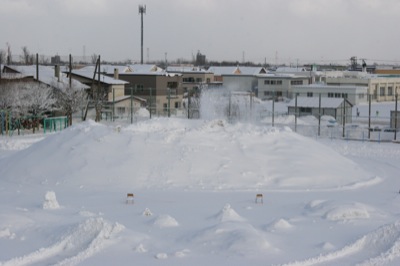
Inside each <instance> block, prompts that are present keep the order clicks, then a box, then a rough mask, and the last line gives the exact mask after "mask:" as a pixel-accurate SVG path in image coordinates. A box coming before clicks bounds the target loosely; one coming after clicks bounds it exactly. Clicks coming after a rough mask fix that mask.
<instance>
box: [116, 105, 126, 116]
mask: <svg viewBox="0 0 400 266" xmlns="http://www.w3.org/2000/svg"><path fill="white" fill-rule="evenodd" d="M117 114H118V115H122V114H125V107H117Z"/></svg>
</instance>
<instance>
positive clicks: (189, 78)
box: [182, 77, 194, 83]
mask: <svg viewBox="0 0 400 266" xmlns="http://www.w3.org/2000/svg"><path fill="white" fill-rule="evenodd" d="M182 81H183V82H187V83H194V78H193V77H188V78H183V79H182Z"/></svg>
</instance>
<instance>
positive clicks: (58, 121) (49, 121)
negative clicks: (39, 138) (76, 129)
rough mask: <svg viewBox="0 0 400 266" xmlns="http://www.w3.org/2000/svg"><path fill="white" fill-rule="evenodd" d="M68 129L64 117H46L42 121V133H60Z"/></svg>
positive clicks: (66, 119)
mask: <svg viewBox="0 0 400 266" xmlns="http://www.w3.org/2000/svg"><path fill="white" fill-rule="evenodd" d="M67 127H68V118H67V117H66V116H59V117H48V118H44V119H43V133H45V134H46V132H47V131H49V132H52V131H57V130H58V131H61V130H63V129H64V128H67Z"/></svg>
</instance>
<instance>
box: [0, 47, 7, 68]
mask: <svg viewBox="0 0 400 266" xmlns="http://www.w3.org/2000/svg"><path fill="white" fill-rule="evenodd" d="M5 61H6V52H5V51H4V50H0V64H4V63H5ZM0 71H1V69H0Z"/></svg>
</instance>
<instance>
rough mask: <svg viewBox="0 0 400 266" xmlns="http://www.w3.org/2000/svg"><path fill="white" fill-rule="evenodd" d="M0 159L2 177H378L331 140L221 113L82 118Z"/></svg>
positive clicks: (312, 186)
mask: <svg viewBox="0 0 400 266" xmlns="http://www.w3.org/2000/svg"><path fill="white" fill-rule="evenodd" d="M37 158H42V159H41V160H37ZM0 164H1V165H0V166H1V167H0V176H2V177H5V179H4V180H8V181H9V182H16V183H18V184H40V183H46V184H49V185H65V186H68V185H69V186H75V187H76V185H77V184H78V185H79V186H80V187H84V186H85V187H86V188H88V187H89V188H93V189H96V188H100V187H101V188H103V187H104V186H109V185H110V184H112V186H113V187H116V188H126V187H135V188H149V187H159V188H173V187H183V188H185V189H206V190H226V189H230V190H232V189H237V190H254V189H257V190H260V189H263V190H268V189H269V190H275V189H276V190H282V189H285V190H318V189H343V188H354V187H360V186H362V185H363V184H365V185H370V184H375V183H376V182H375V181H376V180H377V177H375V176H371V174H368V173H367V172H366V171H364V170H363V169H361V168H360V167H359V166H358V165H357V164H356V163H355V162H353V161H351V160H349V159H347V158H345V157H344V156H342V155H340V154H339V153H337V152H336V151H334V150H333V149H332V148H329V147H327V146H325V145H323V144H320V143H318V142H317V141H315V140H313V139H309V138H305V137H302V136H300V135H298V134H296V133H294V132H292V131H291V130H290V129H288V128H274V127H268V126H257V125H251V124H243V123H237V124H229V123H227V122H226V121H223V120H212V121H204V120H184V119H171V118H169V119H164V118H156V119H151V120H148V121H143V122H139V123H137V124H133V125H128V126H122V127H121V128H118V129H117V128H115V126H108V125H102V124H97V123H95V122H93V121H88V122H85V123H81V124H77V125H75V126H73V127H71V128H69V129H66V130H64V131H62V132H59V133H56V134H54V135H52V136H49V137H46V138H44V139H43V140H42V141H39V142H37V143H35V144H33V145H32V146H30V147H29V148H27V149H25V150H22V151H20V152H18V153H17V154H14V155H12V156H10V157H7V158H5V159H4V160H2V161H1V162H0ZM282 165H286V167H282ZM371 180H375V181H374V182H371ZM378 180H379V178H378Z"/></svg>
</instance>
